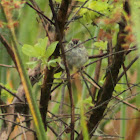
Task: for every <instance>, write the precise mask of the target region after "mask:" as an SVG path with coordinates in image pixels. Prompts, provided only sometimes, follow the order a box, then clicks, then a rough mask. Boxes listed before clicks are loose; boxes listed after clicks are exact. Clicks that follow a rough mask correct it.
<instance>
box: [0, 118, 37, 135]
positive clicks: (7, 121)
mask: <svg viewBox="0 0 140 140" xmlns="http://www.w3.org/2000/svg"><path fill="white" fill-rule="evenodd" d="M0 119H1V120H4V121H7V122H10V123H12V124H14V125H18V126H20V127H22V128H25V129H27V130H29V131H32V132H33V133H36V132H35V131H34V130H32V129H30V128H28V127H25V126H23V125H20V124H19V123H16V122H13V121H9V120H7V119H4V118H0Z"/></svg>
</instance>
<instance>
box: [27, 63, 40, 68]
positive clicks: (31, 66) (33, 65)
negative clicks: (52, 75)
mask: <svg viewBox="0 0 140 140" xmlns="http://www.w3.org/2000/svg"><path fill="white" fill-rule="evenodd" d="M26 64H27V65H29V67H30V68H34V67H35V66H36V65H37V64H38V61H31V62H27V63H26Z"/></svg>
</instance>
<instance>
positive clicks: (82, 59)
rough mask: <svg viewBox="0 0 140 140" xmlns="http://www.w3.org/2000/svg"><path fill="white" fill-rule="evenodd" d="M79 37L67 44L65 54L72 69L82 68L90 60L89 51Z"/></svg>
mask: <svg viewBox="0 0 140 140" xmlns="http://www.w3.org/2000/svg"><path fill="white" fill-rule="evenodd" d="M80 43H81V41H80V40H79V39H72V41H70V42H69V43H68V44H67V45H66V46H65V48H64V49H65V55H66V61H67V64H68V67H69V68H70V69H73V68H77V69H80V68H81V67H82V66H83V65H84V64H85V63H86V62H87V61H88V53H87V50H86V48H85V46H84V45H83V44H80Z"/></svg>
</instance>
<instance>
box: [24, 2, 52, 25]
mask: <svg viewBox="0 0 140 140" xmlns="http://www.w3.org/2000/svg"><path fill="white" fill-rule="evenodd" d="M26 4H27V5H28V6H30V7H31V8H33V9H34V10H35V11H36V12H38V13H39V14H40V15H42V16H43V17H45V18H46V19H47V20H48V21H49V22H50V23H51V24H52V25H54V23H53V22H52V21H51V20H50V19H49V18H48V17H47V16H45V15H44V14H43V13H42V12H40V11H39V10H38V9H36V8H35V7H34V6H32V5H31V4H29V3H28V2H26Z"/></svg>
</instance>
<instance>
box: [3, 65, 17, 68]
mask: <svg viewBox="0 0 140 140" xmlns="http://www.w3.org/2000/svg"><path fill="white" fill-rule="evenodd" d="M0 66H1V67H6V68H15V66H12V65H5V64H0Z"/></svg>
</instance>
